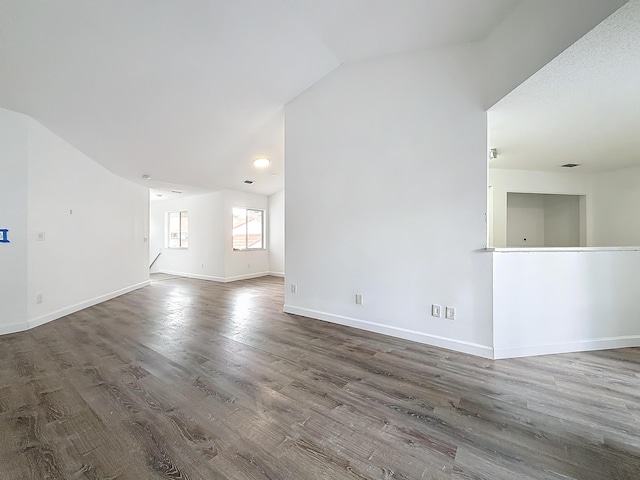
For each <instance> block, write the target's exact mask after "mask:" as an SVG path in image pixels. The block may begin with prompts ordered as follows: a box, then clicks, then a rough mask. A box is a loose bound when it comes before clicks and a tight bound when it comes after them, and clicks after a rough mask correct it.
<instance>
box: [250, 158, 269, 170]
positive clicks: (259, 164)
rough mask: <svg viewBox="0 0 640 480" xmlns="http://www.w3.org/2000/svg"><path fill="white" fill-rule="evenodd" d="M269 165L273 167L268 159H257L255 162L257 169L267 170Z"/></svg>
mask: <svg viewBox="0 0 640 480" xmlns="http://www.w3.org/2000/svg"><path fill="white" fill-rule="evenodd" d="M269 165H271V160H269V159H268V158H256V159H255V160H254V161H253V166H254V167H256V168H267V167H268V166H269Z"/></svg>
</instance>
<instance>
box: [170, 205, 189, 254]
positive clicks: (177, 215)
mask: <svg viewBox="0 0 640 480" xmlns="http://www.w3.org/2000/svg"><path fill="white" fill-rule="evenodd" d="M168 219H169V242H168V244H169V245H168V246H169V248H187V247H188V246H189V217H188V215H187V212H186V211H184V212H170V213H169V216H168Z"/></svg>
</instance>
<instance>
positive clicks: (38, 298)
mask: <svg viewBox="0 0 640 480" xmlns="http://www.w3.org/2000/svg"><path fill="white" fill-rule="evenodd" d="M36 303H42V294H41V293H39V294H37V295H36Z"/></svg>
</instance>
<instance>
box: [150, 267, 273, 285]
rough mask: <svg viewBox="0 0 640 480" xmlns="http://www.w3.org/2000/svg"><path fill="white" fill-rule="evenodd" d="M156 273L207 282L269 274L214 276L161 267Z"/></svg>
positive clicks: (236, 279)
mask: <svg viewBox="0 0 640 480" xmlns="http://www.w3.org/2000/svg"><path fill="white" fill-rule="evenodd" d="M158 273H165V274H167V275H175V276H176V277H185V278H195V279H197V280H207V281H209V282H218V283H229V282H235V281H238V280H249V279H251V278H260V277H266V276H268V275H271V273H269V272H258V273H248V274H246V275H236V276H234V277H214V276H211V275H199V274H197V273H185V272H174V271H172V270H164V269H161V270H160V271H159V272H158Z"/></svg>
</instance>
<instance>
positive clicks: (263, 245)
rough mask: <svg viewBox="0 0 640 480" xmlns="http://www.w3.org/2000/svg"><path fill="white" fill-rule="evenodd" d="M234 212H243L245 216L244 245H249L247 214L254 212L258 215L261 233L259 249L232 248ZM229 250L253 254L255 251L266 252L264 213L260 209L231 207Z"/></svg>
mask: <svg viewBox="0 0 640 480" xmlns="http://www.w3.org/2000/svg"><path fill="white" fill-rule="evenodd" d="M236 210H244V214H245V223H244V226H245V231H244V235H245V245H248V244H249V222H248V217H249V212H256V213H259V214H260V223H261V225H260V226H261V232H260V239H261V242H260V245H261V246H260V247H245V248H235V247H234V242H233V238H234V234H233V231H234V227H233V219H234V217H235V211H236ZM231 248H232V250H233V251H234V252H251V251H253V252H255V251H259V250H266V249H267V238H266V211H265V210H263V209H261V208H251V207H233V208H232V209H231Z"/></svg>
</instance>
